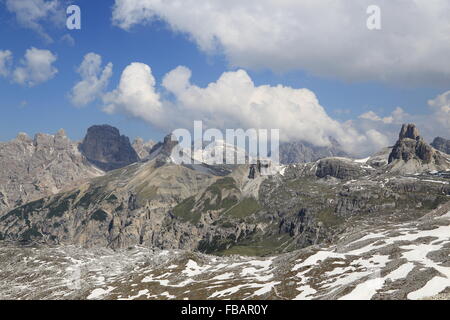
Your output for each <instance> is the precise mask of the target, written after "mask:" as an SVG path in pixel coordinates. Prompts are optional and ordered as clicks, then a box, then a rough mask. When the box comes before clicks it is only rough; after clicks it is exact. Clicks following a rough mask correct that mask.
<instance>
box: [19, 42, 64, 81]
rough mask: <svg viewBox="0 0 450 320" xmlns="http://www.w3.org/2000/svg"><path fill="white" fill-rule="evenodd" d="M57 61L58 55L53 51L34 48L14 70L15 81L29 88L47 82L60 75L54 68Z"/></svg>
mask: <svg viewBox="0 0 450 320" xmlns="http://www.w3.org/2000/svg"><path fill="white" fill-rule="evenodd" d="M56 60H57V57H56V55H54V54H53V53H52V52H51V51H49V50H41V49H36V48H33V47H32V48H30V49H28V50H27V51H26V53H25V56H24V58H23V59H22V60H21V61H20V65H19V66H18V67H17V68H15V69H14V72H13V75H12V76H13V81H14V82H16V83H19V84H22V85H27V86H29V87H34V86H36V85H38V84H41V83H43V82H46V81H48V80H50V79H52V78H53V77H54V76H55V75H56V74H57V73H58V69H56V68H55V67H54V66H53V63H54V62H55V61H56Z"/></svg>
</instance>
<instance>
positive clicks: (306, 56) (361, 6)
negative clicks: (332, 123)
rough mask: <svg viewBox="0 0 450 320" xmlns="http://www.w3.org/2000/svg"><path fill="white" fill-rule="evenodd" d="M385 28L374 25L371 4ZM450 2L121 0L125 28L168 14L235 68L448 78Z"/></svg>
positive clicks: (120, 22)
mask: <svg viewBox="0 0 450 320" xmlns="http://www.w3.org/2000/svg"><path fill="white" fill-rule="evenodd" d="M374 4H375V5H378V6H380V8H381V17H382V29H381V30H379V31H370V30H368V28H367V25H366V21H367V19H368V17H369V15H368V14H367V8H368V7H369V6H370V5H374ZM449 11H450V2H449V1H448V0H434V1H428V0H413V1H403V0H375V1H374V0H360V1H347V0H321V1H298V0H283V1H279V0H246V1H240V0H229V1H218V0H216V1H210V0H184V1H178V0H166V1H160V0H116V2H115V6H114V8H113V17H112V18H113V23H114V24H115V25H117V26H119V27H121V28H123V29H126V30H128V29H130V28H132V27H133V26H134V25H137V24H150V23H151V22H152V21H154V20H163V21H165V22H166V23H167V25H168V26H169V27H170V28H171V29H172V30H174V31H175V32H182V33H185V34H187V35H188V37H189V38H190V39H192V40H193V41H194V42H195V43H196V44H197V45H198V46H199V48H200V49H201V50H203V51H205V52H207V53H210V54H214V53H217V52H218V53H221V54H224V55H225V56H226V57H227V59H228V60H229V62H230V63H231V64H232V65H233V66H239V67H243V68H250V69H266V68H269V69H271V70H274V71H277V72H278V71H290V70H293V69H296V70H305V71H307V72H309V73H312V74H315V75H320V76H329V77H338V78H340V79H345V80H350V81H367V80H375V81H382V82H389V83H398V84H402V85H403V84H424V83H427V84H429V83H440V84H441V83H446V84H448V83H449V82H450V64H448V63H447V60H448V56H450V23H449V21H448V15H446V14H443V12H449Z"/></svg>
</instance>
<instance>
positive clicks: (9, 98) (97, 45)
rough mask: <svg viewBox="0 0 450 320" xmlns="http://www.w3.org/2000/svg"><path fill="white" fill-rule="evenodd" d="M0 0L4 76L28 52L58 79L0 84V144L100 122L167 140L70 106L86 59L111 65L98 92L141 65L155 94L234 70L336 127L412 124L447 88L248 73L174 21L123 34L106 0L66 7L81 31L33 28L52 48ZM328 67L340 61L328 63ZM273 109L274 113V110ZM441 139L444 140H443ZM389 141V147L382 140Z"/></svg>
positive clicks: (149, 128) (76, 131)
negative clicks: (302, 95) (301, 97)
mask: <svg viewBox="0 0 450 320" xmlns="http://www.w3.org/2000/svg"><path fill="white" fill-rule="evenodd" d="M5 1H7V0H3V1H0V50H9V51H11V52H12V54H13V62H12V67H11V68H12V70H13V69H14V68H16V67H17V66H18V65H20V61H21V59H23V57H24V54H25V52H26V51H27V49H29V48H32V47H34V48H37V49H42V50H44V49H45V50H49V51H51V53H53V54H54V55H56V56H57V60H56V61H55V62H54V63H53V66H54V67H56V68H57V70H58V72H57V74H56V75H55V76H54V77H52V78H51V79H49V80H48V81H45V82H43V83H40V84H38V85H35V86H32V87H30V86H27V85H24V84H19V83H15V82H14V81H13V80H12V79H11V77H9V78H8V77H0V108H1V117H0V141H5V140H9V139H12V138H14V137H15V136H16V135H17V133H18V132H21V131H24V132H27V133H28V134H30V135H33V134H34V133H36V132H48V133H53V132H56V131H57V130H58V129H60V128H64V129H66V131H67V133H68V135H69V136H70V137H71V138H72V139H81V138H82V137H83V135H84V133H85V130H86V129H87V128H88V127H89V126H91V125H93V124H103V123H108V124H111V125H114V126H116V127H118V128H119V129H120V130H121V132H122V133H124V134H126V135H128V136H129V137H130V138H131V139H133V138H135V137H137V136H141V137H143V138H144V139H156V140H158V139H161V138H162V136H163V135H164V134H166V133H167V132H165V128H164V127H162V128H161V127H159V128H158V127H156V126H155V125H154V123H152V122H151V121H150V122H149V121H147V120H148V119H145V118H141V119H140V118H139V117H136V116H132V115H130V113H127V112H123V110H125V109H124V108H122V107H121V108H117V109H118V110H119V109H120V110H122V111H119V112H114V113H113V114H111V113H105V112H104V111H103V110H102V108H103V107H104V102H103V101H102V99H96V100H95V101H93V102H91V103H89V104H88V105H85V106H83V107H76V106H74V105H73V104H72V103H71V100H70V98H69V93H70V92H71V90H72V88H73V87H74V85H75V84H76V83H77V82H78V81H80V75H79V74H78V73H77V72H76V70H77V68H78V67H79V66H80V64H81V62H82V61H83V57H84V56H85V55H86V54H88V53H91V52H92V53H96V54H98V55H100V56H101V57H102V62H103V64H102V67H104V65H105V64H106V63H108V62H111V63H112V64H113V74H112V76H111V78H110V79H109V82H108V86H107V87H106V88H105V91H113V90H114V89H115V88H116V87H117V86H118V85H119V82H120V77H121V74H122V71H123V70H124V69H125V68H126V67H127V66H128V65H129V64H130V63H132V62H141V63H143V64H146V65H148V66H150V67H151V69H152V71H151V72H152V75H153V76H154V78H155V79H156V87H157V90H159V89H160V85H161V82H162V79H163V77H164V76H165V75H166V74H167V73H168V72H170V71H171V70H173V69H174V68H176V67H177V66H180V65H182V66H186V67H187V68H189V69H190V70H191V73H192V77H191V78H190V83H191V84H192V85H196V86H198V87H201V88H204V87H206V86H207V85H208V84H210V83H213V82H215V81H217V79H219V78H220V77H221V75H222V74H223V73H224V72H226V71H236V70H238V69H240V68H242V69H244V70H245V71H246V72H247V74H248V75H249V76H250V78H251V79H252V80H253V82H254V85H255V87H258V86H262V85H270V86H276V85H278V84H281V85H283V86H285V87H292V88H294V89H300V88H307V89H309V90H310V91H312V92H314V94H315V95H316V96H317V98H318V100H319V103H320V105H321V106H322V107H323V108H324V109H325V111H326V113H327V115H328V116H329V117H330V118H332V119H333V120H336V121H338V122H340V123H344V122H345V121H347V120H353V121H354V122H359V121H360V120H358V119H359V116H360V115H361V114H364V113H366V112H369V111H372V112H374V113H375V114H377V115H378V116H380V117H381V118H382V117H387V116H389V114H390V113H391V112H392V111H393V110H395V108H397V107H401V108H402V109H403V111H404V112H405V113H407V114H409V115H414V116H413V117H417V116H419V117H420V115H422V114H424V115H425V114H428V113H429V112H430V111H429V106H428V103H427V102H428V100H430V99H434V98H435V97H437V96H438V95H439V94H442V93H444V92H446V91H447V90H448V88H449V85H450V82H446V81H440V82H437V83H431V82H428V81H422V82H421V83H415V84H409V83H402V82H401V81H393V82H390V81H387V82H385V81H379V80H378V79H376V78H373V77H372V78H371V77H370V76H368V77H367V78H366V79H364V77H362V78H361V77H357V78H356V79H351V78H346V77H345V76H344V77H343V76H342V75H341V74H339V73H336V74H323V73H324V72H322V71H319V72H315V70H314V68H308V67H305V68H302V67H301V66H300V67H299V66H297V65H296V66H293V67H292V68H287V70H277V69H276V68H274V67H272V66H271V65H270V64H269V63H268V64H267V66H265V65H264V62H262V63H259V65H258V66H257V67H253V66H252V65H251V64H248V63H246V62H243V63H241V62H240V61H246V60H245V59H241V60H239V59H240V58H234V56H233V55H232V54H228V53H229V50H227V48H226V45H223V46H222V49H219V50H215V51H214V52H208V50H205V49H204V48H203V47H202V44H201V43H199V41H196V35H197V34H196V33H195V32H194V31H192V30H191V29H189V28H187V29H186V30H182V32H180V31H179V30H174V29H175V28H174V27H173V25H174V24H175V22H176V21H175V22H174V21H171V20H169V19H170V18H167V19H166V21H162V20H164V19H161V20H158V21H153V22H152V23H148V22H145V23H135V24H134V25H132V27H131V28H129V29H128V30H127V28H124V27H121V26H120V25H117V23H116V24H114V23H113V18H112V15H113V14H112V11H113V6H114V4H115V1H113V0H102V1H89V0H79V1H72V2H71V3H73V4H76V5H78V6H79V7H80V8H81V17H82V28H81V30H68V29H67V28H65V26H64V25H57V24H55V23H53V22H51V21H46V20H45V19H44V20H42V21H39V24H40V25H41V26H42V27H43V28H44V30H45V32H46V33H47V34H48V35H49V36H50V37H51V38H52V39H53V42H51V43H49V41H47V40H46V39H45V38H44V37H43V36H42V35H40V34H39V33H38V32H36V30H35V29H34V28H33V27H30V26H26V25H24V24H23V23H20V21H18V19H17V13H14V12H11V11H10V10H8V9H7V4H6V2H5ZM18 1H28V0H18ZM30 1H34V0H30ZM39 1H44V0H39ZM45 1H50V0H45ZM45 1H44V2H45ZM51 1H56V0H51ZM123 1H126V0H123ZM131 2H133V1H131ZM150 2H151V1H150ZM59 4H60V5H61V7H63V8H65V7H67V5H68V3H67V2H62V1H59ZM157 10H159V9H157ZM161 10H163V9H161ZM174 19H175V18H174ZM193 19H195V17H193ZM167 22H169V23H171V24H172V27H169V26H168V24H167ZM330 27H331V26H330ZM205 28H207V26H205ZM178 29H182V27H178ZM65 35H70V36H71V37H72V38H73V40H74V43H73V45H71V44H69V43H68V42H66V41H64V40H62V37H63V36H65ZM318 36H320V35H319V34H318ZM219 39H220V38H219ZM362 45H364V44H362ZM287 49H289V48H287ZM309 50H314V48H312V49H311V48H310V49H309ZM330 50H333V49H332V48H330ZM443 50H444V49H443ZM249 55H251V52H249ZM325 59H326V56H325ZM332 59H335V57H334V56H333V55H332V54H330V60H332ZM334 63H335V64H339V63H341V62H340V60H335V61H334ZM374 68H377V66H374ZM283 69H286V68H283ZM325 73H326V72H325ZM430 83H431V84H430ZM273 108H277V106H276V104H274V106H273ZM126 110H128V109H126ZM174 116H175V115H174ZM177 116H181V117H182V116H183V115H182V114H181V115H177ZM305 116H307V115H305ZM404 120H408V119H404ZM395 124H396V123H395ZM368 126H369V127H370V125H369V124H366V125H364V126H363V129H360V128H359V127H358V130H367V129H368ZM395 127H397V126H395ZM370 128H371V129H376V130H379V131H380V132H381V133H384V132H383V130H388V129H386V128H385V127H383V126H381V127H380V126H377V125H376V124H375V123H374V124H372V126H371V127H370ZM339 130H340V129H339ZM440 132H446V131H444V130H442V131H440ZM362 134H364V133H362ZM448 136H449V137H450V133H449V135H448ZM389 139H390V140H392V139H391V138H390V136H389Z"/></svg>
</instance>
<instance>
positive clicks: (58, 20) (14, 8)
mask: <svg viewBox="0 0 450 320" xmlns="http://www.w3.org/2000/svg"><path fill="white" fill-rule="evenodd" d="M6 8H7V9H8V11H10V12H12V13H14V14H15V15H16V19H17V22H18V23H19V24H20V25H22V26H23V27H25V28H29V29H32V30H34V31H35V32H37V33H38V34H39V35H40V36H42V37H43V38H44V39H45V40H46V41H47V42H52V41H53V40H52V38H51V37H50V35H49V34H48V33H47V32H46V30H45V28H44V24H45V23H47V22H52V23H53V24H54V25H57V26H63V23H64V21H65V20H64V18H65V15H64V10H63V9H62V6H61V4H60V2H59V0H6Z"/></svg>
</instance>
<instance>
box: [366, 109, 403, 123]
mask: <svg viewBox="0 0 450 320" xmlns="http://www.w3.org/2000/svg"><path fill="white" fill-rule="evenodd" d="M359 118H360V119H365V120H371V121H379V122H382V123H385V124H400V123H402V122H403V121H404V119H406V118H407V114H406V113H405V111H404V110H403V109H402V108H400V107H397V108H395V110H394V111H392V113H391V115H389V116H387V117H380V116H379V115H377V114H376V113H375V112H374V111H368V112H366V113H363V114H362V115H360V116H359Z"/></svg>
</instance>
